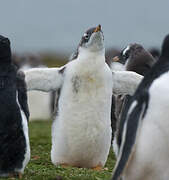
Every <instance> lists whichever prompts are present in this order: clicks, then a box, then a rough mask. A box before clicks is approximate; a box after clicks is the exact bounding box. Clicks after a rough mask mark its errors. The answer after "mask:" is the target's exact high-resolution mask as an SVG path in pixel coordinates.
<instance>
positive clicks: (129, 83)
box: [113, 71, 143, 95]
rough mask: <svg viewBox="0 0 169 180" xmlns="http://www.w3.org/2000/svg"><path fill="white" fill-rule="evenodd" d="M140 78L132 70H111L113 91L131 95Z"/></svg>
mask: <svg viewBox="0 0 169 180" xmlns="http://www.w3.org/2000/svg"><path fill="white" fill-rule="evenodd" d="M142 79H143V76H141V75H139V74H137V73H135V72H132V71H113V83H114V84H113V93H115V94H129V95H133V94H134V92H135V91H136V89H137V87H138V85H139V84H140V82H141V80H142Z"/></svg>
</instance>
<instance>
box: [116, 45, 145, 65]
mask: <svg viewBox="0 0 169 180" xmlns="http://www.w3.org/2000/svg"><path fill="white" fill-rule="evenodd" d="M141 51H143V47H142V46H141V45H139V44H129V45H128V46H127V47H125V48H124V49H123V50H122V51H121V53H120V55H119V56H116V57H114V58H113V61H119V62H121V63H122V64H125V63H127V61H129V60H130V59H132V58H133V57H134V56H136V55H138V54H140V52H141Z"/></svg>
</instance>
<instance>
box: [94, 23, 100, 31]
mask: <svg viewBox="0 0 169 180" xmlns="http://www.w3.org/2000/svg"><path fill="white" fill-rule="evenodd" d="M99 31H101V25H100V24H99V25H98V26H97V27H96V29H95V30H94V32H99Z"/></svg>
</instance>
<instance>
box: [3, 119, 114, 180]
mask: <svg viewBox="0 0 169 180" xmlns="http://www.w3.org/2000/svg"><path fill="white" fill-rule="evenodd" d="M29 134H30V144H31V160H30V162H29V164H28V166H27V167H26V168H25V171H24V175H23V180H110V178H111V173H112V168H113V166H114V163H115V158H114V155H113V152H112V150H111V152H110V154H109V158H108V161H107V163H106V166H105V170H102V171H100V172H98V171H93V170H90V169H85V168H71V167H69V168H62V167H60V166H58V167H56V166H54V165H53V164H52V163H51V160H50V150H51V122H49V121H47V122H46V121H45V122H44V121H35V122H30V123H29ZM59 176H61V177H62V178H61V179H59ZM1 179H4V178H1Z"/></svg>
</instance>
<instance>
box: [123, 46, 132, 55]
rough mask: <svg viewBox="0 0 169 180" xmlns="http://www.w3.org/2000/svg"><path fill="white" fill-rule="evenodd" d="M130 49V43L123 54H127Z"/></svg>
mask: <svg viewBox="0 0 169 180" xmlns="http://www.w3.org/2000/svg"><path fill="white" fill-rule="evenodd" d="M129 49H130V45H128V46H127V47H126V49H124V50H123V55H125V54H126V52H127V51H128V50H129Z"/></svg>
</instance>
